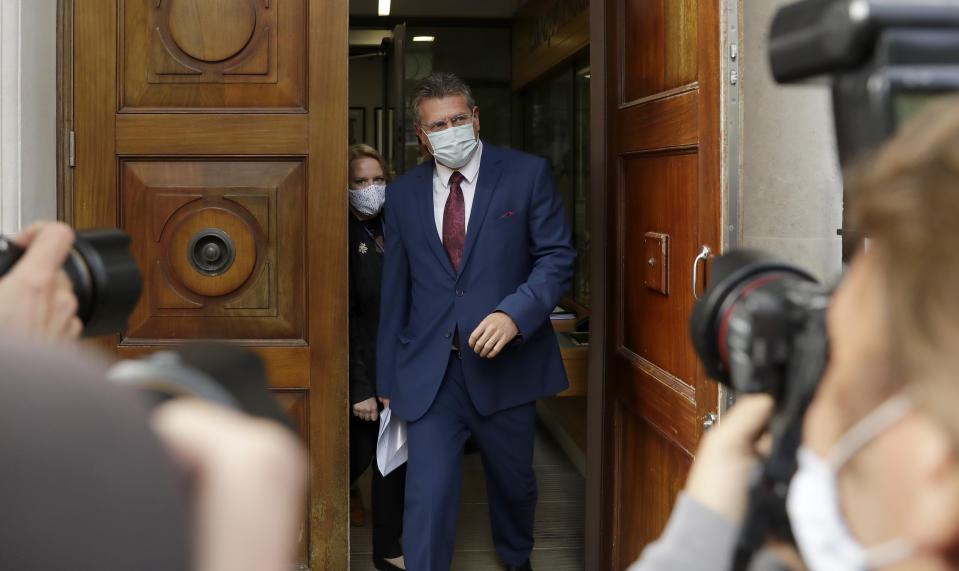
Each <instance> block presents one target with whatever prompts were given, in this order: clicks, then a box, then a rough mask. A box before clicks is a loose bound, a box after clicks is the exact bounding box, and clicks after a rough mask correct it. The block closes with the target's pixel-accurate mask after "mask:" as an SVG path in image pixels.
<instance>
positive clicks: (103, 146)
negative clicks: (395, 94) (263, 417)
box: [73, 0, 348, 569]
mask: <svg viewBox="0 0 959 571" xmlns="http://www.w3.org/2000/svg"><path fill="white" fill-rule="evenodd" d="M74 6H75V7H74V22H75V31H74V74H75V82H74V99H75V110H74V129H75V132H76V168H75V172H74V181H75V182H74V194H73V198H74V204H73V211H74V212H75V218H74V223H75V225H76V226H77V227H78V228H83V227H91V226H102V225H111V226H113V225H116V226H120V227H122V228H124V229H125V230H126V231H127V232H129V233H130V234H131V236H132V245H131V249H132V251H133V254H134V256H135V257H136V259H137V262H138V264H139V266H140V269H141V272H142V273H143V276H144V293H143V297H142V299H141V301H140V303H139V305H138V306H137V308H136V309H135V311H134V313H133V316H132V318H131V319H130V323H129V328H128V330H127V331H126V332H125V333H124V334H123V335H120V336H118V337H117V338H116V339H113V340H111V341H110V345H111V346H115V347H116V351H117V353H118V354H119V355H120V356H122V357H128V356H137V355H140V354H142V353H146V352H150V351H153V350H156V349H157V348H162V347H165V346H169V345H171V344H176V343H178V342H180V341H182V340H184V339H195V338H208V339H210V338H212V339H225V340H230V341H233V342H236V343H240V344H242V345H246V346H249V347H253V348H255V349H256V350H257V351H258V352H259V353H260V354H261V355H262V356H263V357H264V359H265V361H266V363H267V367H268V370H269V373H270V381H271V385H272V386H273V388H274V390H275V391H276V393H277V395H278V396H279V398H280V400H281V402H282V403H283V404H284V406H285V407H286V408H287V409H288V410H289V412H290V413H291V415H292V416H293V417H294V419H295V421H296V422H297V424H298V425H299V427H300V430H301V433H302V436H303V438H304V440H305V441H306V442H307V443H308V445H309V450H310V460H311V462H310V493H309V499H308V501H309V510H308V516H307V519H306V521H304V525H303V532H302V534H301V538H300V545H299V551H298V559H299V565H300V567H301V568H306V567H307V566H310V567H312V568H313V569H346V568H347V567H348V536H347V523H346V522H347V516H346V510H347V502H348V500H347V497H348V492H347V489H348V482H347V479H348V476H347V468H346V465H347V450H348V440H347V439H348V435H347V411H348V404H347V395H346V387H347V382H346V374H347V363H346V354H347V352H346V351H345V346H346V340H347V338H348V335H347V316H346V307H347V303H346V300H347V277H346V276H347V271H346V263H347V259H346V213H347V205H346V192H344V189H345V188H346V164H345V158H346V140H347V136H346V109H347V71H346V70H347V68H346V65H347V39H346V34H347V27H348V7H347V3H346V1H345V0H83V1H79V0H78V1H76V2H75V4H74ZM305 501H306V500H305Z"/></svg>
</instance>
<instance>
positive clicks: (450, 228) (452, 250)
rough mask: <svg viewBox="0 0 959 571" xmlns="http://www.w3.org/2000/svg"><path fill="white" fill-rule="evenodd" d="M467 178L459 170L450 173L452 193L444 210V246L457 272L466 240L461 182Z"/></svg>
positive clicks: (464, 206) (464, 205) (464, 208)
mask: <svg viewBox="0 0 959 571" xmlns="http://www.w3.org/2000/svg"><path fill="white" fill-rule="evenodd" d="M465 178H466V177H464V176H463V175H462V174H461V173H460V172H458V171H456V172H454V173H453V174H451V175H450V195H449V198H447V199H446V208H445V210H443V247H444V248H446V255H447V256H449V258H450V263H452V264H453V270H454V271H456V272H457V273H459V271H460V260H462V259H463V244H464V243H465V242H466V204H465V203H464V202H463V189H462V188H460V183H461V182H462V181H463V180H464V179H465Z"/></svg>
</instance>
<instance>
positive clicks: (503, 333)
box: [469, 311, 519, 359]
mask: <svg viewBox="0 0 959 571" xmlns="http://www.w3.org/2000/svg"><path fill="white" fill-rule="evenodd" d="M517 333H519V327H517V326H516V322H515V321H513V318H512V317H510V316H509V315H506V314H505V313H503V312H502V311H495V312H493V313H491V314H489V315H487V316H486V318H485V319H483V321H481V322H480V324H479V325H477V326H476V329H474V330H473V333H471V334H470V339H469V344H470V349H472V350H473V351H474V352H475V353H476V354H477V355H479V356H480V357H484V358H486V359H492V358H493V357H495V356H497V355H499V352H500V351H502V350H503V347H505V346H506V344H507V343H509V342H510V341H512V340H513V338H514V337H516V334H517Z"/></svg>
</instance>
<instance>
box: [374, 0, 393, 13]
mask: <svg viewBox="0 0 959 571" xmlns="http://www.w3.org/2000/svg"><path fill="white" fill-rule="evenodd" d="M377 13H378V14H379V15H380V16H389V15H390V0H380V9H379V11H378V12H377Z"/></svg>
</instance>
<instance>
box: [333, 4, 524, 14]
mask: <svg viewBox="0 0 959 571" xmlns="http://www.w3.org/2000/svg"><path fill="white" fill-rule="evenodd" d="M526 1H527V0H482V1H477V0H391V6H390V16H391V17H411V18H512V17H513V13H514V12H515V11H516V10H518V9H519V8H520V7H521V6H522V5H523V4H526ZM378 5H379V3H378V0H350V14H351V15H354V16H376V15H377V14H376V11H377V7H378Z"/></svg>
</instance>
